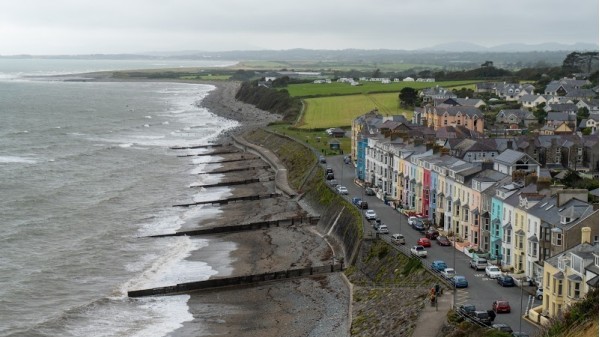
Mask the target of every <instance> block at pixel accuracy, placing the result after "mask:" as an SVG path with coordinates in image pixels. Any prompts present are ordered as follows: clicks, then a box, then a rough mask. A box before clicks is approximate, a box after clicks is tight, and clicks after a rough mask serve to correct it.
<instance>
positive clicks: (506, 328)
mask: <svg viewBox="0 0 600 337" xmlns="http://www.w3.org/2000/svg"><path fill="white" fill-rule="evenodd" d="M492 329H496V330H500V331H504V332H508V333H512V332H513V329H512V328H511V327H510V325H508V324H506V323H495V324H492Z"/></svg>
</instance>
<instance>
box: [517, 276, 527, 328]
mask: <svg viewBox="0 0 600 337" xmlns="http://www.w3.org/2000/svg"><path fill="white" fill-rule="evenodd" d="M526 278H527V277H526V276H523V277H522V278H521V311H520V312H519V332H521V325H522V323H523V283H524V282H525V279H526Z"/></svg>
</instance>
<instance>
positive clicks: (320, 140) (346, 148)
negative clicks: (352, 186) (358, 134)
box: [269, 124, 351, 155]
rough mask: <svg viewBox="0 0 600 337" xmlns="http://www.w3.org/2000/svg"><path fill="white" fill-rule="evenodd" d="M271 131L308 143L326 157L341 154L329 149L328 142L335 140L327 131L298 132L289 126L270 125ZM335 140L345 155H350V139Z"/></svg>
mask: <svg viewBox="0 0 600 337" xmlns="http://www.w3.org/2000/svg"><path fill="white" fill-rule="evenodd" d="M269 129H271V130H273V131H275V132H277V133H280V134H283V135H286V136H289V137H292V138H295V139H297V140H298V141H300V142H302V143H306V144H307V145H309V146H312V147H313V148H315V149H316V150H317V151H318V152H319V153H323V154H324V155H333V154H340V152H338V151H333V150H330V149H329V144H328V142H329V140H331V139H333V138H332V137H330V136H328V135H327V133H325V131H322V130H319V131H312V130H298V129H294V128H291V127H290V126H289V125H288V124H274V125H270V126H269ZM335 139H336V140H337V141H339V142H340V146H341V149H342V151H343V153H350V147H351V145H350V138H348V137H343V138H335Z"/></svg>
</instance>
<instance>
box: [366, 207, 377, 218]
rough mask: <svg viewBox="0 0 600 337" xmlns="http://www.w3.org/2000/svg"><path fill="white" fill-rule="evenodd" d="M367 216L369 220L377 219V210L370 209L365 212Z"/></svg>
mask: <svg viewBox="0 0 600 337" xmlns="http://www.w3.org/2000/svg"><path fill="white" fill-rule="evenodd" d="M365 218H367V220H375V219H377V213H375V211H374V210H372V209H368V210H367V211H366V212H365Z"/></svg>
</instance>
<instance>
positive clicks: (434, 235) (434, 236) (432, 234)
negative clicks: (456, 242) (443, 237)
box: [425, 229, 440, 240]
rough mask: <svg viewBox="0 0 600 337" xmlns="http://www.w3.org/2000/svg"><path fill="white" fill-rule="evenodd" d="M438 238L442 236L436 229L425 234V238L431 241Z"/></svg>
mask: <svg viewBox="0 0 600 337" xmlns="http://www.w3.org/2000/svg"><path fill="white" fill-rule="evenodd" d="M438 236H440V232H438V231H437V230H436V229H428V230H427V231H426V232H425V237H426V238H428V239H430V240H435V239H437V237H438Z"/></svg>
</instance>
